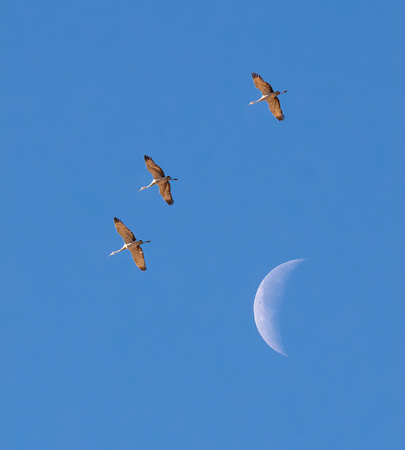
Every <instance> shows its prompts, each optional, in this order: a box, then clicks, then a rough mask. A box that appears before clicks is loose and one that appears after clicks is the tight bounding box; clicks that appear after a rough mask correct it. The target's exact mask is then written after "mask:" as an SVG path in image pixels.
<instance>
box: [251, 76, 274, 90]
mask: <svg viewBox="0 0 405 450" xmlns="http://www.w3.org/2000/svg"><path fill="white" fill-rule="evenodd" d="M252 78H253V83H254V84H255V86H256V87H257V89H259V91H260V92H261V93H262V95H267V94H271V93H272V92H274V91H273V88H272V87H271V86H270V85H269V83H266V81H264V80H263V78H262V77H261V76H260V75H258V74H257V73H254V72H252Z"/></svg>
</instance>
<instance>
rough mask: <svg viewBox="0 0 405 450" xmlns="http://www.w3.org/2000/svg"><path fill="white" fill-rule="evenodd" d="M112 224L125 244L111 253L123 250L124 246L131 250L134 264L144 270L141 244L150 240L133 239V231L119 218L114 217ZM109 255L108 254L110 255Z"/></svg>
mask: <svg viewBox="0 0 405 450" xmlns="http://www.w3.org/2000/svg"><path fill="white" fill-rule="evenodd" d="M114 224H115V228H116V229H117V231H118V233H119V234H120V235H121V237H122V239H124V242H125V245H124V246H123V247H122V248H121V249H120V250H117V251H116V252H112V253H111V255H114V254H115V253H118V252H120V251H122V250H125V249H126V248H127V249H128V250H129V251H130V252H131V254H132V258H133V260H134V261H135V264H136V265H137V266H138V267H139V269H141V270H146V266H145V257H144V255H143V250H142V248H141V244H146V243H147V242H150V241H145V242H143V241H137V240H136V239H135V236H134V233H132V231H131V230H130V229H129V228H127V227H126V226H125V225H124V224H123V223H122V222H121V220H119V219H117V218H116V217H114ZM111 255H110V256H111Z"/></svg>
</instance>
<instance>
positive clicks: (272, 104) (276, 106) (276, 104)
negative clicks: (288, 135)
mask: <svg viewBox="0 0 405 450" xmlns="http://www.w3.org/2000/svg"><path fill="white" fill-rule="evenodd" d="M267 103H268V104H269V108H270V111H271V112H272V113H273V116H274V117H275V118H276V119H277V120H280V121H281V120H284V114H283V111H281V106H280V100H279V99H278V97H273V98H272V99H271V100H267Z"/></svg>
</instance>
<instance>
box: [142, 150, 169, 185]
mask: <svg viewBox="0 0 405 450" xmlns="http://www.w3.org/2000/svg"><path fill="white" fill-rule="evenodd" d="M144 158H145V164H146V168H147V169H148V170H149V172H150V173H151V174H152V176H153V179H154V180H157V179H158V178H163V177H164V176H165V173H164V172H163V170H162V169H161V168H160V167H159V166H158V165H157V164H156V163H155V162H154V161H153V159H152V158H151V157H150V156H148V155H145V156H144Z"/></svg>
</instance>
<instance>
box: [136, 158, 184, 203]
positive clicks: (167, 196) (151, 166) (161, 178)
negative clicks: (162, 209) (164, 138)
mask: <svg viewBox="0 0 405 450" xmlns="http://www.w3.org/2000/svg"><path fill="white" fill-rule="evenodd" d="M144 158H145V164H146V168H147V169H148V170H149V172H150V173H151V174H152V176H153V181H152V183H151V184H150V185H149V186H144V187H142V188H141V189H140V191H142V189H147V188H148V187H151V186H153V185H154V184H157V185H158V186H159V192H160V195H161V196H162V197H163V199H164V200H165V202H166V203H167V204H168V205H173V203H174V200H173V197H172V193H171V187H170V183H169V181H170V180H177V178H172V177H171V176H170V175H168V176H166V175H165V173H164V172H163V170H162V168H161V167H159V166H158V165H157V164H156V163H155V162H154V161H153V159H152V158H151V157H150V156H148V155H145V156H144Z"/></svg>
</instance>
